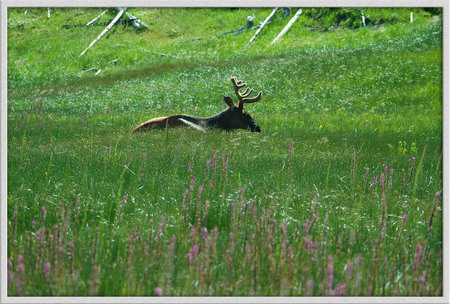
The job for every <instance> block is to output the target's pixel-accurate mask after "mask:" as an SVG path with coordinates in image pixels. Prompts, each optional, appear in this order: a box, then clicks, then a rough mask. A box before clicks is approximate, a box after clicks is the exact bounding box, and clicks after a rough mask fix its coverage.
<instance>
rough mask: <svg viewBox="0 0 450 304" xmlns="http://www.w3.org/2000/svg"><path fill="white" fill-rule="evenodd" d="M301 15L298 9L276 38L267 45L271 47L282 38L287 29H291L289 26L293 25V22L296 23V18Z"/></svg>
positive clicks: (300, 10)
mask: <svg viewBox="0 0 450 304" xmlns="http://www.w3.org/2000/svg"><path fill="white" fill-rule="evenodd" d="M301 13H302V9H299V10H298V11H297V13H296V14H295V15H294V17H292V19H291V21H289V23H288V24H287V25H286V26H285V27H284V29H283V30H282V31H281V32H280V33H279V34H278V36H277V37H276V38H275V39H274V40H273V41H272V42H271V43H270V44H269V46H270V45H272V44H274V43H276V42H277V41H278V40H279V39H280V38H281V37H283V35H284V34H286V33H287V31H289V29H290V28H291V26H292V25H293V24H294V23H295V21H297V19H298V17H299V16H300V15H301Z"/></svg>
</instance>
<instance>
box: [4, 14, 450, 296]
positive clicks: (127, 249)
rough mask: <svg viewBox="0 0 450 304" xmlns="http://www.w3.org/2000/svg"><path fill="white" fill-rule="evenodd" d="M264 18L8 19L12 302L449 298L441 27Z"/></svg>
mask: <svg viewBox="0 0 450 304" xmlns="http://www.w3.org/2000/svg"><path fill="white" fill-rule="evenodd" d="M271 10H272V9H270V8H268V9H264V8H256V9H252V8H246V9H204V8H203V9H184V8H183V9H181V8H177V9H129V11H130V13H132V14H133V15H135V16H136V17H138V18H140V19H142V20H143V21H144V22H145V23H146V24H147V25H149V29H148V30H147V31H142V32H137V31H136V30H135V29H134V28H132V27H130V26H125V25H124V24H119V25H116V26H115V27H114V28H113V30H112V31H111V32H110V33H108V34H107V35H106V36H105V37H103V38H102V39H100V41H98V42H97V43H96V44H95V45H94V46H93V47H92V48H91V49H90V50H89V51H88V52H87V53H86V54H85V55H83V56H81V57H80V56H79V55H80V53H81V52H82V51H83V50H84V49H85V48H86V47H87V46H88V45H89V43H90V42H91V41H92V40H94V39H95V38H96V37H97V35H98V34H99V33H100V32H101V31H102V30H103V28H104V27H105V26H106V25H104V24H103V25H102V26H90V27H83V26H79V27H70V28H68V29H66V28H64V27H63V25H64V24H69V25H77V24H85V23H87V22H88V21H90V20H92V19H93V18H94V17H96V16H97V15H99V14H100V13H101V12H102V11H103V9H96V8H83V9H74V8H71V9H64V8H55V9H51V17H50V18H49V19H48V18H47V9H36V8H30V9H25V8H16V9H9V10H8V26H10V27H11V28H9V29H8V55H7V56H8V101H7V102H8V131H7V132H8V194H7V197H8V202H7V209H8V251H7V256H8V295H10V296H15V295H17V296H22V295H23V296H47V295H51V296H89V295H92V296H97V295H98V296H155V295H156V296H160V295H162V296H203V295H212V296H225V295H232V296H237V295H242V296H247V295H249V296H250V295H252V296H280V295H286V296H333V295H337V296H442V293H443V286H442V284H443V266H442V248H443V239H442V235H443V219H442V81H443V78H442V19H441V14H439V10H438V11H437V12H436V11H435V10H434V11H433V10H424V9H413V10H411V9H408V8H401V9H388V8H386V9H380V8H371V9H364V13H365V16H366V18H367V20H368V21H367V26H365V27H363V26H361V24H360V23H358V22H360V21H359V16H360V15H359V14H360V13H359V12H358V13H357V15H355V12H354V11H350V12H346V11H343V10H336V9H335V10H331V11H327V10H322V11H309V12H308V10H307V9H305V10H304V13H303V14H302V15H301V16H300V18H299V20H298V21H297V23H296V24H294V26H293V27H292V28H291V29H290V31H289V32H288V33H287V34H286V35H285V36H284V37H283V38H282V40H281V41H280V42H279V43H278V44H275V45H273V46H270V47H267V45H268V44H269V43H270V42H271V41H272V40H273V39H274V38H275V37H276V35H278V33H279V32H280V31H281V30H282V29H283V27H284V26H285V25H286V23H287V22H288V20H289V19H290V18H291V16H292V15H293V14H294V13H295V12H296V9H293V10H292V13H291V15H290V16H288V17H286V18H284V17H283V14H282V13H281V12H279V13H278V14H277V15H276V16H275V18H274V21H273V22H272V23H271V24H269V25H268V26H267V28H264V29H263V30H262V32H261V34H260V35H259V36H258V37H257V38H256V39H255V41H254V43H253V44H252V45H250V46H249V47H245V45H246V44H247V42H248V41H249V40H250V38H251V37H252V36H253V34H254V33H255V30H248V31H246V32H244V33H242V34H238V35H231V34H230V35H224V36H222V37H217V38H212V37H210V36H211V35H215V34H218V33H224V32H227V31H230V30H235V29H238V28H240V27H242V26H244V25H245V22H246V18H247V16H254V17H255V18H254V20H255V25H258V24H260V23H261V22H262V21H263V20H264V19H265V18H266V16H268V15H269V13H270V12H271ZM316 10H318V9H316ZM411 11H413V13H414V17H415V18H414V22H413V23H410V20H409V18H410V12H411ZM338 12H339V14H338ZM319 14H320V15H319ZM341 15H342V16H344V17H342V16H341ZM355 16H357V18H356V17H355ZM113 17H114V12H108V13H107V14H105V15H104V16H103V17H102V18H100V19H99V20H103V21H107V20H108V19H111V18H113ZM196 38H202V39H197V40H194V39H196ZM113 61H114V63H112V62H113ZM97 72H98V73H97ZM231 76H236V77H237V78H238V79H242V80H244V81H245V82H247V84H248V86H250V87H252V88H254V89H255V90H257V91H263V97H262V99H261V100H260V101H259V102H257V103H254V104H249V105H246V110H247V111H248V112H249V113H250V114H251V115H252V117H253V118H254V119H255V121H256V122H257V123H258V124H259V125H260V126H261V129H262V132H261V133H251V132H249V131H246V130H239V131H235V132H220V131H215V130H213V131H209V132H207V133H202V132H199V131H197V130H193V129H185V128H182V129H170V130H165V131H151V132H147V133H140V134H133V135H131V134H130V132H131V130H132V129H133V128H134V127H135V126H137V125H138V123H140V122H143V121H145V120H147V119H150V118H152V117H157V116H163V115H170V114H176V113H181V112H183V113H186V114H191V115H196V116H211V115H213V114H216V113H218V112H219V111H221V110H222V109H224V108H225V107H226V105H225V104H224V103H222V101H221V96H222V95H223V94H228V95H230V96H231V97H232V98H233V99H235V96H233V95H234V94H233V87H232V85H231V82H230V77H231Z"/></svg>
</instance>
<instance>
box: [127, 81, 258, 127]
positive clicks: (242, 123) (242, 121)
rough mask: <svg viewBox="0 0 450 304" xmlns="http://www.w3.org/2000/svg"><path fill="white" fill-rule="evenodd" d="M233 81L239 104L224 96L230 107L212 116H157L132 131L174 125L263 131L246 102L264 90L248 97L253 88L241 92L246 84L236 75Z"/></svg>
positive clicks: (254, 99) (252, 99)
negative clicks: (250, 113) (245, 109)
mask: <svg viewBox="0 0 450 304" xmlns="http://www.w3.org/2000/svg"><path fill="white" fill-rule="evenodd" d="M231 82H232V83H233V87H234V91H235V93H236V96H237V97H238V100H239V104H237V105H235V104H234V102H233V100H232V99H231V98H230V97H228V96H224V97H223V100H224V101H225V103H226V104H227V105H228V108H227V109H226V110H224V111H222V112H220V113H218V114H216V115H214V116H212V117H195V116H190V115H185V114H176V115H171V116H168V117H157V118H153V119H150V120H149V121H146V122H144V123H142V124H140V125H139V126H137V127H136V128H134V129H133V131H132V132H139V131H148V130H150V129H165V128H174V127H192V128H196V129H199V130H207V129H213V128H216V129H221V130H225V131H232V130H236V129H250V130H251V131H252V132H261V128H260V127H259V126H258V125H257V124H256V122H255V121H254V120H253V118H252V117H251V116H250V115H249V114H248V113H247V112H245V111H244V103H252V102H256V101H258V100H260V99H261V96H262V92H259V93H258V95H257V96H255V97H253V98H248V96H249V95H250V94H251V93H252V92H253V89H248V88H247V89H246V90H245V92H243V93H241V92H239V89H240V88H242V87H244V86H245V85H246V84H245V83H242V81H238V80H237V79H236V77H231Z"/></svg>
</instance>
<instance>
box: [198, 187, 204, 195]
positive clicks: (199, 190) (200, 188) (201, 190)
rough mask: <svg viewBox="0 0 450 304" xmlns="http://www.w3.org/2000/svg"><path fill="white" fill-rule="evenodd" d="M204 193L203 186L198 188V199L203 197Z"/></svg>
mask: <svg viewBox="0 0 450 304" xmlns="http://www.w3.org/2000/svg"><path fill="white" fill-rule="evenodd" d="M202 193H203V186H200V187H198V197H201V196H202Z"/></svg>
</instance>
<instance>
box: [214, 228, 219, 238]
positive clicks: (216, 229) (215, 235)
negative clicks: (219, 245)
mask: <svg viewBox="0 0 450 304" xmlns="http://www.w3.org/2000/svg"><path fill="white" fill-rule="evenodd" d="M218 232H219V229H218V228H217V226H216V227H214V230H213V235H214V237H217V233H218Z"/></svg>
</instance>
